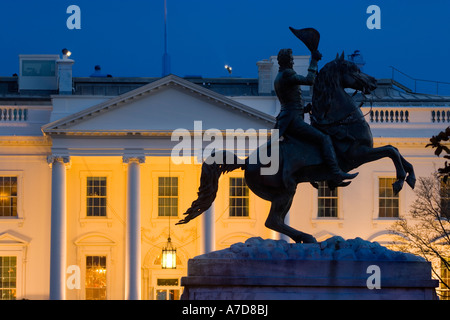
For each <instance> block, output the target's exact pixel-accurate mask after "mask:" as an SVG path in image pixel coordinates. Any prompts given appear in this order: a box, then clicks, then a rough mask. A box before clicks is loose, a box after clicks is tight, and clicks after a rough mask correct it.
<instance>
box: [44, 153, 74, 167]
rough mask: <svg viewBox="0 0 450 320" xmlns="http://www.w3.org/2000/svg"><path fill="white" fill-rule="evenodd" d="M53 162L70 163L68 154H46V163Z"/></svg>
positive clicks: (50, 163)
mask: <svg viewBox="0 0 450 320" xmlns="http://www.w3.org/2000/svg"><path fill="white" fill-rule="evenodd" d="M55 162H60V163H62V164H70V156H62V155H57V154H51V155H49V156H47V163H48V164H49V165H50V166H51V165H52V164H53V163H55Z"/></svg>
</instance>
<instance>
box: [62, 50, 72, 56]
mask: <svg viewBox="0 0 450 320" xmlns="http://www.w3.org/2000/svg"><path fill="white" fill-rule="evenodd" d="M62 54H63V58H68V57H70V56H71V55H72V52H70V50H68V49H66V48H64V49H62Z"/></svg>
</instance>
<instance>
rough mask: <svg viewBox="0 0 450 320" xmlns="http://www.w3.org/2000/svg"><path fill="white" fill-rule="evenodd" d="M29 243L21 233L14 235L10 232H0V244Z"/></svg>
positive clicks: (17, 244) (25, 244) (19, 244)
mask: <svg viewBox="0 0 450 320" xmlns="http://www.w3.org/2000/svg"><path fill="white" fill-rule="evenodd" d="M29 243H30V241H29V240H28V239H26V238H25V237H24V236H21V235H16V234H13V233H11V232H4V233H2V234H0V245H9V246H28V244H29Z"/></svg>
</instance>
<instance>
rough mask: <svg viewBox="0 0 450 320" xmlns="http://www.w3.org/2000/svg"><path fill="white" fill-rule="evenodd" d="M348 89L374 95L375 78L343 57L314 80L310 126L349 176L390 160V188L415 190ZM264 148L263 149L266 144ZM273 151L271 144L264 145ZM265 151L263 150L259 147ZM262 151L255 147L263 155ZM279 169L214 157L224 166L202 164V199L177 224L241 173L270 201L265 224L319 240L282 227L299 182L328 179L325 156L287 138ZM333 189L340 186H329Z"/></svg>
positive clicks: (409, 171) (407, 168) (403, 164)
mask: <svg viewBox="0 0 450 320" xmlns="http://www.w3.org/2000/svg"><path fill="white" fill-rule="evenodd" d="M346 88H351V89H354V90H359V91H361V92H364V93H366V94H367V93H370V92H371V91H373V90H375V88H376V80H375V78H373V77H371V76H369V75H367V74H364V73H362V72H361V71H360V70H359V68H358V67H357V66H356V64H354V63H353V62H350V61H346V60H345V59H344V54H342V55H341V56H340V57H339V56H337V57H336V59H335V60H333V61H331V62H329V63H327V64H326V65H325V66H324V67H323V68H322V69H321V70H320V72H319V74H318V75H317V77H316V80H315V84H314V89H313V99H312V108H311V123H312V125H314V126H315V127H316V128H318V129H320V130H322V131H323V132H325V133H326V134H328V135H330V137H331V138H332V140H333V144H334V146H335V149H336V154H337V156H338V160H339V165H340V167H341V168H342V169H343V170H344V171H346V172H348V171H351V170H353V169H355V168H357V167H359V166H360V165H362V164H365V163H368V162H371V161H375V160H378V159H381V158H385V157H388V158H390V159H391V160H392V162H393V163H394V166H395V168H396V173H397V180H396V182H395V183H394V184H393V185H392V187H393V191H394V193H395V194H397V193H398V192H400V190H401V189H402V187H403V183H404V181H406V182H407V184H408V185H409V186H410V187H411V188H414V185H415V181H416V178H415V175H414V169H413V166H412V165H411V164H410V163H409V162H407V161H406V160H405V159H404V158H403V157H402V155H401V154H400V153H399V151H398V150H397V149H396V148H395V147H393V146H390V145H387V146H383V147H379V148H374V147H373V138H372V133H371V131H370V127H369V125H368V123H367V122H366V121H365V118H364V115H363V114H362V112H361V110H360V108H359V107H360V106H356V105H355V102H354V101H353V99H352V97H351V96H350V95H349V94H348V93H347V92H346V91H345V89H346ZM263 147H264V146H263ZM265 147H267V148H269V150H270V143H269V145H268V146H265ZM260 148H262V147H260ZM260 148H258V149H256V150H255V151H254V152H257V153H258V155H259V150H260ZM271 151H272V152H279V170H278V172H277V173H276V174H274V175H261V173H260V170H261V168H262V167H263V164H261V162H260V161H259V157H258V161H257V163H253V161H252V162H250V161H248V160H249V158H251V156H250V157H248V158H247V159H246V161H245V164H240V163H239V162H238V161H237V157H236V155H233V156H232V157H231V158H234V161H233V162H232V163H227V162H226V160H227V159H230V157H229V156H230V154H229V152H226V151H220V152H218V153H216V154H215V155H214V157H215V159H217V157H218V156H222V157H223V158H222V159H223V162H221V164H219V163H214V162H213V163H211V161H207V160H206V161H205V162H204V163H203V165H202V173H201V177H200V187H199V191H198V198H197V200H195V201H194V202H193V203H192V205H191V207H190V208H189V209H188V210H187V211H186V213H185V215H186V216H185V217H184V219H182V220H180V221H179V222H178V223H177V224H184V223H188V222H189V221H190V220H192V219H194V218H195V217H197V216H199V215H200V214H202V213H203V212H204V211H206V210H207V209H208V208H209V207H210V206H211V204H212V203H213V201H214V199H215V197H216V193H217V189H218V180H219V177H220V175H221V174H224V173H227V172H230V171H233V170H235V169H238V168H240V169H242V170H244V171H245V180H246V183H247V185H248V187H249V188H250V190H252V192H253V193H254V194H256V195H257V196H259V197H260V198H263V199H265V200H267V201H270V202H271V203H272V205H271V208H270V212H269V215H268V217H267V220H266V222H265V226H266V227H267V228H269V229H272V230H274V231H277V232H280V233H282V234H285V235H287V236H289V237H290V238H291V239H292V240H294V241H295V242H297V243H299V242H303V243H313V242H316V239H315V238H314V237H313V236H312V235H310V234H307V233H304V232H301V231H299V230H296V229H294V228H292V227H290V226H288V225H286V224H285V223H284V219H285V217H286V214H287V213H288V211H289V209H290V207H291V205H292V201H293V198H294V195H295V192H296V188H297V184H299V183H302V182H310V183H313V184H314V183H316V182H319V181H329V180H330V178H331V176H332V175H331V172H330V170H329V169H328V167H327V166H326V165H325V164H324V162H323V159H322V158H321V152H320V150H319V147H318V146H316V145H313V144H311V143H309V142H307V141H299V140H297V139H294V138H291V137H289V136H286V137H285V139H284V140H283V141H281V142H280V144H279V150H271ZM329 187H330V188H336V187H338V186H337V185H332V183H331V182H329Z"/></svg>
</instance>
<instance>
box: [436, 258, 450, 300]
mask: <svg viewBox="0 0 450 320" xmlns="http://www.w3.org/2000/svg"><path fill="white" fill-rule="evenodd" d="M446 262H447V263H445V262H444V261H442V260H441V280H442V281H441V283H440V289H441V290H440V296H439V298H440V299H441V300H450V290H449V289H448V288H447V286H446V285H445V284H444V283H443V282H445V283H446V284H447V285H450V270H449V268H448V264H449V263H450V259H446Z"/></svg>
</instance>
